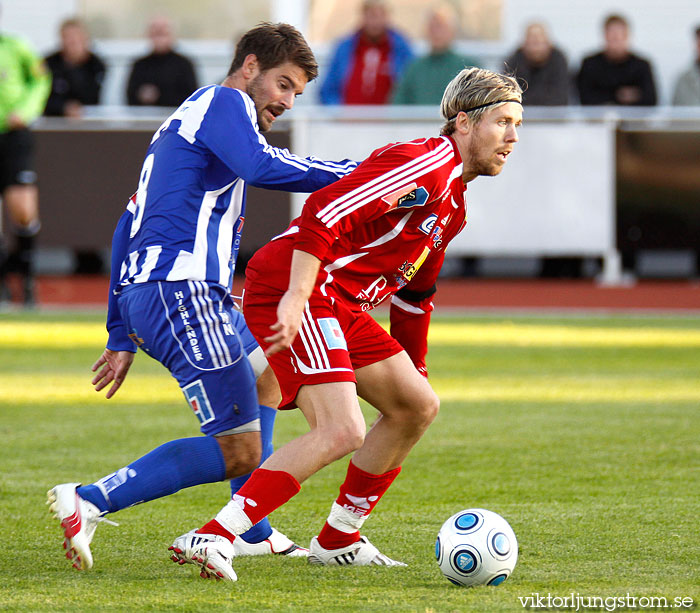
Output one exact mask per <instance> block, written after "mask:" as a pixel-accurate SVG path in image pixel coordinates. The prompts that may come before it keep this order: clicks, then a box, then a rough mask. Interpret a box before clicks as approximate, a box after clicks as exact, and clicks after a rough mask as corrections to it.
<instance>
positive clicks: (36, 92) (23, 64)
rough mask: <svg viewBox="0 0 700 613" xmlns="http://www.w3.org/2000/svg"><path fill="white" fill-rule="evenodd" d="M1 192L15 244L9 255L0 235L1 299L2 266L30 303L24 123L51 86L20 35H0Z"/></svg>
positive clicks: (2, 290) (35, 199)
mask: <svg viewBox="0 0 700 613" xmlns="http://www.w3.org/2000/svg"><path fill="white" fill-rule="evenodd" d="M0 66H1V67H2V70H1V73H2V78H0V192H1V193H2V204H3V208H4V209H5V211H6V212H7V215H8V217H9V219H10V221H11V222H12V231H13V234H14V235H15V239H16V245H15V249H14V252H13V254H12V256H8V253H7V251H6V250H5V248H4V243H3V241H2V235H0V302H2V301H5V300H8V299H9V298H10V297H11V296H10V295H9V290H8V288H7V286H5V283H4V281H5V275H6V273H7V272H10V271H12V272H16V273H18V274H19V275H20V277H21V278H22V283H23V292H24V297H23V298H24V303H25V305H28V306H31V305H33V304H34V300H35V296H34V267H33V260H34V247H35V239H36V235H37V233H38V232H39V228H40V227H41V223H40V221H39V192H38V189H37V185H36V180H37V175H36V169H35V165H34V135H33V134H32V132H31V130H30V129H29V126H30V125H31V123H32V122H33V121H34V120H35V119H36V118H37V117H38V116H39V115H41V112H42V111H43V110H44V107H45V106H46V98H47V97H48V95H49V91H50V89H51V75H50V74H49V71H48V70H47V69H46V66H45V65H44V62H43V61H42V60H41V58H40V57H39V56H37V55H36V53H34V51H33V50H32V49H31V48H30V47H29V46H28V45H27V44H26V43H25V42H24V41H22V40H20V39H19V38H16V37H14V36H10V35H8V34H4V33H3V34H2V35H1V36H0Z"/></svg>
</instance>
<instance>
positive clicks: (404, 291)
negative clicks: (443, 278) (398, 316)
mask: <svg viewBox="0 0 700 613" xmlns="http://www.w3.org/2000/svg"><path fill="white" fill-rule="evenodd" d="M436 291H437V285H435V284H433V286H432V287H431V288H430V289H426V290H425V291H423V292H414V291H413V290H412V289H409V288H408V287H407V286H406V287H402V288H401V289H400V290H399V291H398V292H396V295H397V296H398V297H399V298H401V300H408V302H421V301H423V300H425V299H426V298H430V297H431V296H432V295H433V294H434V293H435V292H436Z"/></svg>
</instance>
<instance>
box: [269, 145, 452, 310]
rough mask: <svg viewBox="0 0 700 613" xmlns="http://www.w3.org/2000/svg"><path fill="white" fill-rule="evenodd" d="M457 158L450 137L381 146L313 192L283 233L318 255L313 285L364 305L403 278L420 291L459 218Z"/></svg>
mask: <svg viewBox="0 0 700 613" xmlns="http://www.w3.org/2000/svg"><path fill="white" fill-rule="evenodd" d="M464 194H465V186H464V183H463V182H462V161H461V158H460V155H459V152H458V151H457V148H456V146H455V144H454V142H453V141H452V139H451V138H449V137H447V136H443V137H440V138H429V139H421V140H415V141H411V142H408V143H399V144H392V145H387V146H386V147H383V148H381V149H378V150H376V151H375V152H373V153H372V154H371V155H370V157H369V158H368V159H367V160H366V161H364V162H363V163H362V164H360V166H358V168H357V169H355V171H354V172H352V173H351V174H349V175H347V176H345V177H343V178H342V179H341V180H340V181H337V182H336V183H334V184H332V185H329V186H328V187H325V188H323V189H321V190H319V191H317V192H315V193H314V194H312V195H311V196H310V197H309V199H308V200H307V201H306V204H305V205H304V210H303V212H302V215H301V217H299V218H297V219H296V220H294V221H293V222H292V225H291V226H290V228H289V230H287V232H286V233H285V235H286V236H285V235H283V236H284V238H281V239H279V240H289V241H293V243H294V248H295V249H299V250H301V251H305V252H307V253H310V254H312V255H315V256H316V257H318V258H319V259H320V260H321V261H322V262H323V263H322V264H321V272H320V274H319V281H318V283H319V285H320V288H319V289H320V291H321V292H322V293H323V294H325V295H328V296H333V297H335V298H338V299H340V300H342V301H343V302H344V303H345V304H346V305H347V306H348V307H349V308H350V309H352V310H362V311H367V310H370V309H372V308H374V307H375V306H377V305H378V304H379V303H380V302H382V301H383V300H384V299H385V298H387V296H390V295H392V294H394V293H396V292H397V291H398V290H400V289H401V288H403V287H404V286H406V285H408V284H409V283H410V289H411V290H412V291H414V292H419V293H422V292H425V291H426V290H428V289H430V288H431V287H432V286H433V285H434V284H435V281H436V279H437V276H438V273H439V271H440V268H441V266H442V262H443V259H444V254H445V247H447V244H448V243H449V242H450V241H451V240H452V239H453V238H454V237H455V236H456V235H457V234H458V233H459V232H460V231H461V230H462V228H463V227H464V225H465V223H466V203H465V198H464Z"/></svg>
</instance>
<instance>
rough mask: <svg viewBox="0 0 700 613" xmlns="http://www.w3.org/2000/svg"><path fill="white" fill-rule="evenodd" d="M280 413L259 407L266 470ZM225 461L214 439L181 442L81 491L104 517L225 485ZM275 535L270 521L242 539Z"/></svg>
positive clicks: (236, 482) (235, 485) (238, 483)
mask: <svg viewBox="0 0 700 613" xmlns="http://www.w3.org/2000/svg"><path fill="white" fill-rule="evenodd" d="M276 416H277V410H276V409H273V408H271V407H266V406H263V405H260V430H261V432H260V435H261V437H262V458H261V460H260V463H261V464H262V463H263V462H264V461H265V460H266V459H267V458H269V457H270V456H271V455H272V451H273V447H272V430H273V427H274V424H275V417H276ZM225 474H226V466H225V464H224V456H223V454H222V453H221V448H220V447H219V443H217V442H216V439H215V438H214V437H213V436H198V437H194V438H182V439H178V440H175V441H170V442H169V443H165V444H164V445H161V446H160V447H157V448H156V449H154V450H153V451H151V452H150V453H147V454H146V455H145V456H143V457H142V458H139V459H138V460H136V461H135V462H132V463H131V464H129V465H128V466H125V467H124V468H121V469H119V470H118V471H117V472H115V473H112V474H111V475H107V476H106V477H103V478H102V479H100V480H99V481H96V482H95V483H93V484H92V485H84V486H81V487H79V488H78V495H79V496H80V497H81V498H83V499H84V500H87V501H88V502H91V503H92V504H94V505H95V506H96V507H97V508H98V509H100V511H103V512H106V513H114V512H115V511H119V510H121V509H125V508H127V507H130V506H133V505H135V504H138V503H140V502H148V501H149V500H155V499H156V498H162V497H163V496H169V495H170V494H174V493H175V492H177V491H179V490H181V489H184V488H186V487H192V486H193V485H201V484H202V483H215V482H217V481H223V479H224V477H225ZM249 477H250V474H248V475H243V476H241V477H237V478H236V479H231V494H232V495H233V494H235V493H236V492H237V491H238V490H239V489H240V488H241V487H242V486H243V484H244V483H245V482H246V481H248V478H249ZM271 534H272V527H271V526H270V522H269V521H268V520H267V518H265V519H263V520H262V521H261V522H259V523H257V524H256V525H255V526H253V527H252V528H251V529H250V530H248V532H245V533H244V534H242V535H241V536H242V537H243V540H245V541H248V542H249V543H260V542H261V541H264V540H265V539H266V538H268V537H269V536H270V535H271Z"/></svg>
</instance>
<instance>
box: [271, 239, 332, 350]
mask: <svg viewBox="0 0 700 613" xmlns="http://www.w3.org/2000/svg"><path fill="white" fill-rule="evenodd" d="M320 267H321V260H319V259H318V258H317V257H316V256H314V255H311V254H310V253H306V252H305V251H299V250H298V249H295V250H294V254H293V255H292V267H291V270H290V273H289V287H288V289H287V291H286V292H285V293H284V295H283V296H282V299H281V300H280V303H279V305H278V306H277V321H276V322H275V323H274V324H273V325H271V326H270V329H271V330H272V331H273V332H274V334H272V335H270V336H268V337H267V338H265V339H264V340H265V341H266V342H268V343H270V346H269V347H268V348H267V351H266V352H265V355H268V356H270V355H272V354H273V353H277V352H278V351H282V350H283V349H288V348H289V347H291V345H292V343H293V342H294V339H295V338H296V335H297V331H298V330H299V326H300V324H301V317H302V315H303V313H304V306H305V305H306V301H307V300H308V299H309V296H310V295H311V292H312V291H313V289H314V285H316V277H318V270H319V268H320Z"/></svg>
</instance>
